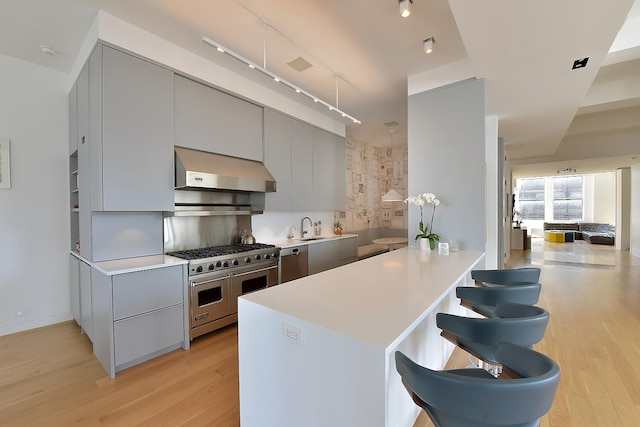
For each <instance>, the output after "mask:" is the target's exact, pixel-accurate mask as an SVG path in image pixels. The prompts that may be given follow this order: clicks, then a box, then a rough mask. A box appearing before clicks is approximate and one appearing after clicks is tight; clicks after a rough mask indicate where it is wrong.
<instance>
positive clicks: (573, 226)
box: [543, 222, 616, 245]
mask: <svg viewBox="0 0 640 427" xmlns="http://www.w3.org/2000/svg"><path fill="white" fill-rule="evenodd" d="M543 228H544V231H573V232H574V233H575V239H576V240H584V241H586V242H589V243H592V244H595V245H613V244H614V241H615V236H616V228H615V226H614V225H611V224H602V223H595V222H569V223H567V222H545V223H544V224H543Z"/></svg>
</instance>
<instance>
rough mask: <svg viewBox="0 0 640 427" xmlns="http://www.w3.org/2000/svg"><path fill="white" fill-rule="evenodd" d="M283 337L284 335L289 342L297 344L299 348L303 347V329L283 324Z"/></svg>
mask: <svg viewBox="0 0 640 427" xmlns="http://www.w3.org/2000/svg"><path fill="white" fill-rule="evenodd" d="M282 335H284V337H285V338H287V339H288V340H289V341H291V342H295V343H297V344H298V345H299V346H302V329H300V328H296V327H295V326H291V325H287V324H286V323H283V324H282Z"/></svg>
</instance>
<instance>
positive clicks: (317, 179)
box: [313, 129, 338, 211]
mask: <svg viewBox="0 0 640 427" xmlns="http://www.w3.org/2000/svg"><path fill="white" fill-rule="evenodd" d="M335 157H336V155H335V146H334V141H333V136H332V134H330V133H329V132H325V131H323V130H320V129H314V131H313V207H314V210H316V211H331V210H334V199H335V197H334V191H335V181H336V174H337V173H338V171H337V169H336V164H335Z"/></svg>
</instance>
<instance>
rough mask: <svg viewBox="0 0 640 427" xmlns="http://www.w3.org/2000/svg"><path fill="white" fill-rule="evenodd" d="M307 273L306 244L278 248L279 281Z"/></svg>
mask: <svg viewBox="0 0 640 427" xmlns="http://www.w3.org/2000/svg"><path fill="white" fill-rule="evenodd" d="M307 275H309V252H308V251H307V245H300V246H293V247H289V248H283V249H281V250H280V283H285V282H289V281H291V280H295V279H299V278H300V277H305V276H307Z"/></svg>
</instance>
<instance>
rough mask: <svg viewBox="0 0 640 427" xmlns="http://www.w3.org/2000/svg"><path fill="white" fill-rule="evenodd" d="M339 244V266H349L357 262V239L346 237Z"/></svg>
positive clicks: (355, 237)
mask: <svg viewBox="0 0 640 427" xmlns="http://www.w3.org/2000/svg"><path fill="white" fill-rule="evenodd" d="M338 241H339V242H340V265H345V264H351V263H352V262H356V261H357V260H358V237H357V236H353V237H347V238H344V239H340V240H338Z"/></svg>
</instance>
